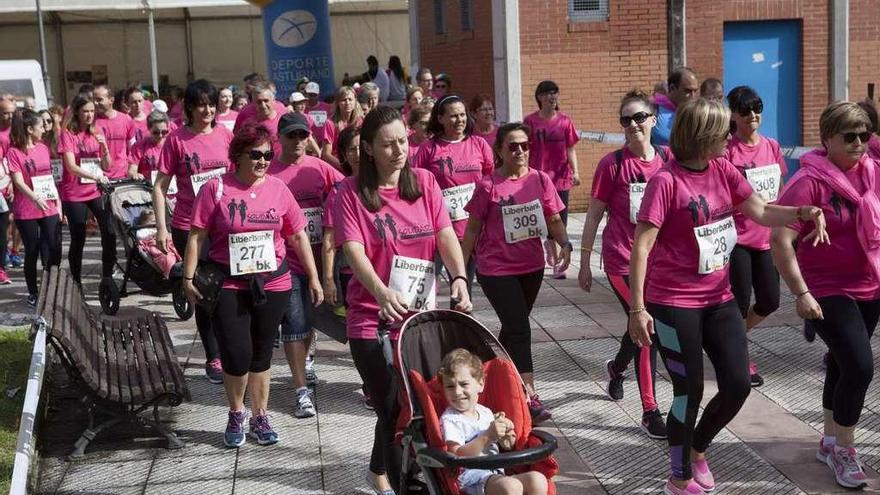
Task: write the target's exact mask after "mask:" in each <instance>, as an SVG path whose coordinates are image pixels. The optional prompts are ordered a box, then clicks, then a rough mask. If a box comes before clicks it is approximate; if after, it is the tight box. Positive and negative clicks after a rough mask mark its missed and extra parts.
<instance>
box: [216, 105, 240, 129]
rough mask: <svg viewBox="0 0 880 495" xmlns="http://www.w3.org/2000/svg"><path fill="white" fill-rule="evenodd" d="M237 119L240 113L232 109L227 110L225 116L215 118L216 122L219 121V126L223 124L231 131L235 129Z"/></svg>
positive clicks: (220, 115)
mask: <svg viewBox="0 0 880 495" xmlns="http://www.w3.org/2000/svg"><path fill="white" fill-rule="evenodd" d="M236 119H238V112H236V111H235V110H232V109H230V110H227V111H226V113H224V114H219V113H218V114H217V116H216V117H215V118H214V120H215V121H217V123H218V124H223V125H224V126H225V127H226V128H227V129H229V130H230V131H231V130H233V129H234V128H235V121H236Z"/></svg>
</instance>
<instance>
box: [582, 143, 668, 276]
mask: <svg viewBox="0 0 880 495" xmlns="http://www.w3.org/2000/svg"><path fill="white" fill-rule="evenodd" d="M621 150H622V151H623V154H622V156H621V161H620V167H618V166H617V158H616V156H617V152H616V151H612V152H611V153H608V154H607V155H605V156H604V157H603V158H602V160H600V161H599V165H598V166H597V167H596V175H595V176H594V177H593V191H592V196H593V197H594V198H596V199H598V200H599V201H602V202H603V203H605V204H606V205H607V211H608V222H607V223H606V225H605V230H603V231H602V262H603V263H604V265H605V273H608V274H610V275H629V258H630V253H631V252H632V245H633V236H634V234H635V231H636V224H635V222H633V219H634V217H635V215H634V214H636V213H638V211H639V210H638V208H639V196H640V195H641V194H644V191H645V185H646V183H647V182H648V181H649V180H651V177H653V176H654V174H656V173H657V172H658V171H659V170H660V168H661V167H663V157H662V156H661V154H660V153H654V159H653V160H651V161H645V160H642V159H641V158H639V157H637V156H636V155H634V154H633V153H632V151H630V149H629V148H628V147H626V146H624V147H623V148H621ZM664 151H665V152H666V156H667V157H669V156H670V155H671V153H670V152H669V150H668V149H667V148H665V147H664Z"/></svg>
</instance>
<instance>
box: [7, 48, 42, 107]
mask: <svg viewBox="0 0 880 495" xmlns="http://www.w3.org/2000/svg"><path fill="white" fill-rule="evenodd" d="M0 93H12V94H13V95H15V101H16V102H22V101H24V98H25V97H27V96H30V97H32V98H33V99H34V101H36V109H37V110H42V109H44V108H48V107H49V102H48V100H47V99H46V87H45V86H44V85H43V70H42V68H41V67H40V63H39V62H37V61H36V60H0ZM19 104H20V103H19Z"/></svg>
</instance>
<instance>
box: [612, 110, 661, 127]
mask: <svg viewBox="0 0 880 495" xmlns="http://www.w3.org/2000/svg"><path fill="white" fill-rule="evenodd" d="M652 115H654V114H653V113H647V112H636V113H634V114H632V115H621V116H620V125H621V126H623V127H629V125H630V124H632V123H633V122H635V123H636V124H638V125H642V124H644V123H645V121H646V120H648V117H650V116H652Z"/></svg>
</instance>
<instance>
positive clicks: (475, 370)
mask: <svg viewBox="0 0 880 495" xmlns="http://www.w3.org/2000/svg"><path fill="white" fill-rule="evenodd" d="M462 366H467V367H468V368H470V370H471V375H473V377H474V378H476V379H477V380H478V381H483V377H484V374H483V362H482V361H480V358H478V357H477V356H476V355H474V354H472V353H471V352H470V351H468V350H467V349H462V348H460V347H459V348H458V349H453V350H451V351H449V352H448V353H447V354H446V355H445V356H443V361H442V362H441V363H440V369H438V370H437V376H439V377H440V379H441V380H449V379H452V377H454V376H455V370H457V369H458V368H460V367H462Z"/></svg>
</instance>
